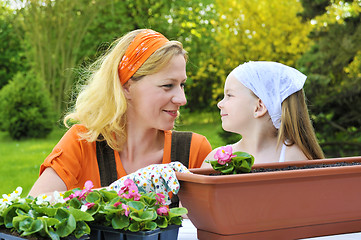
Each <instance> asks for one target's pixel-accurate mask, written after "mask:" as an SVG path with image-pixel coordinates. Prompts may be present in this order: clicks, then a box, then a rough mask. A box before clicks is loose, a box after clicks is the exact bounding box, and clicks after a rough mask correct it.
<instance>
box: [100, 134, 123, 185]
mask: <svg viewBox="0 0 361 240" xmlns="http://www.w3.org/2000/svg"><path fill="white" fill-rule="evenodd" d="M96 152H97V160H98V167H99V175H100V184H101V186H102V187H106V186H109V185H110V184H111V183H113V182H114V181H115V180H117V179H118V175H117V166H116V163H115V156H114V150H113V149H112V148H111V147H109V145H108V144H107V141H96Z"/></svg>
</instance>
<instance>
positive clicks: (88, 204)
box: [84, 202, 95, 209]
mask: <svg viewBox="0 0 361 240" xmlns="http://www.w3.org/2000/svg"><path fill="white" fill-rule="evenodd" d="M84 205H85V206H87V207H88V209H90V208H92V207H93V206H94V205H95V203H92V202H87V203H86V204H84Z"/></svg>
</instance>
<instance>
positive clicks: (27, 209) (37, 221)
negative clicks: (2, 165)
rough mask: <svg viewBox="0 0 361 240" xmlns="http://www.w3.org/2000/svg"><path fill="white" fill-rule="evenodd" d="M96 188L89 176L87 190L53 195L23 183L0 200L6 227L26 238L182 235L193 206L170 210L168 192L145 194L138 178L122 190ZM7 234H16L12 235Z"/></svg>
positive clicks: (149, 238)
mask: <svg viewBox="0 0 361 240" xmlns="http://www.w3.org/2000/svg"><path fill="white" fill-rule="evenodd" d="M92 187H93V184H92V182H91V181H88V182H86V183H85V186H84V189H82V190H81V189H73V190H70V191H67V192H65V193H64V194H63V195H62V194H59V193H57V192H55V193H54V199H53V200H52V199H51V198H50V197H48V196H46V195H42V196H39V197H37V198H36V199H34V198H31V197H28V198H21V197H20V194H21V191H20V190H21V188H18V189H17V190H16V191H14V192H13V193H11V194H9V195H3V199H1V200H0V202H1V205H0V206H1V207H0V227H2V228H3V229H4V228H5V229H10V230H11V231H15V232H17V233H18V235H20V237H27V236H33V237H44V238H51V239H60V238H63V237H68V238H69V237H75V238H80V237H82V238H83V239H89V238H90V239H92V240H103V239H104V240H105V239H107V240H108V239H127V240H131V239H138V240H140V239H147V240H152V239H155V240H158V239H177V236H178V230H179V227H180V225H181V223H182V217H181V215H184V214H187V209H185V208H171V209H169V207H168V206H167V205H166V204H165V196H164V195H162V194H159V193H158V194H156V193H153V192H150V193H140V192H139V191H138V187H137V186H136V185H135V183H134V182H133V181H132V180H127V181H126V182H125V186H124V187H123V188H122V189H121V190H120V191H119V192H116V191H114V190H107V189H105V188H104V189H96V190H93V189H92ZM2 234H3V235H6V234H5V233H2ZM4 239H13V238H11V236H8V234H7V238H4ZM19 239H23V238H19Z"/></svg>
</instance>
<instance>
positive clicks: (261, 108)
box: [254, 98, 268, 118]
mask: <svg viewBox="0 0 361 240" xmlns="http://www.w3.org/2000/svg"><path fill="white" fill-rule="evenodd" d="M267 111H268V110H267V108H266V105H264V103H263V102H262V100H261V99H259V98H258V99H257V104H256V107H255V109H254V117H255V118H258V117H263V116H264V115H265V114H266V113H267Z"/></svg>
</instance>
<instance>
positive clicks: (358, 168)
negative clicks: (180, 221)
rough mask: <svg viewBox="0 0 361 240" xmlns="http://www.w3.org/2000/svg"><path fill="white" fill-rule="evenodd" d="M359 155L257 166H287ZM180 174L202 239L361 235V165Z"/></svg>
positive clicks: (182, 194)
mask: <svg viewBox="0 0 361 240" xmlns="http://www.w3.org/2000/svg"><path fill="white" fill-rule="evenodd" d="M336 162H361V157H350V158H337V159H323V160H313V161H299V162H286V163H272V164H262V165H254V167H253V168H254V169H256V168H284V167H287V166H305V165H312V164H313V165H315V164H321V163H326V164H331V163H336ZM191 171H192V172H193V173H194V174H186V173H177V178H178V180H179V181H180V184H181V188H180V191H179V193H178V196H179V198H180V201H181V203H182V205H183V206H184V207H186V208H187V209H188V211H189V213H188V217H189V218H190V220H191V221H192V223H193V224H194V226H195V227H196V228H197V233H198V238H199V239H201V240H202V239H207V240H212V239H217V240H218V239H227V240H228V239H277V240H281V239H299V238H307V237H315V236H324V235H333V234H341V233H349V232H359V231H361V165H353V166H342V167H328V168H312V169H300V170H288V171H275V172H263V173H246V174H238V175H227V176H225V175H222V176H209V174H210V173H212V172H214V171H213V169H191Z"/></svg>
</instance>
